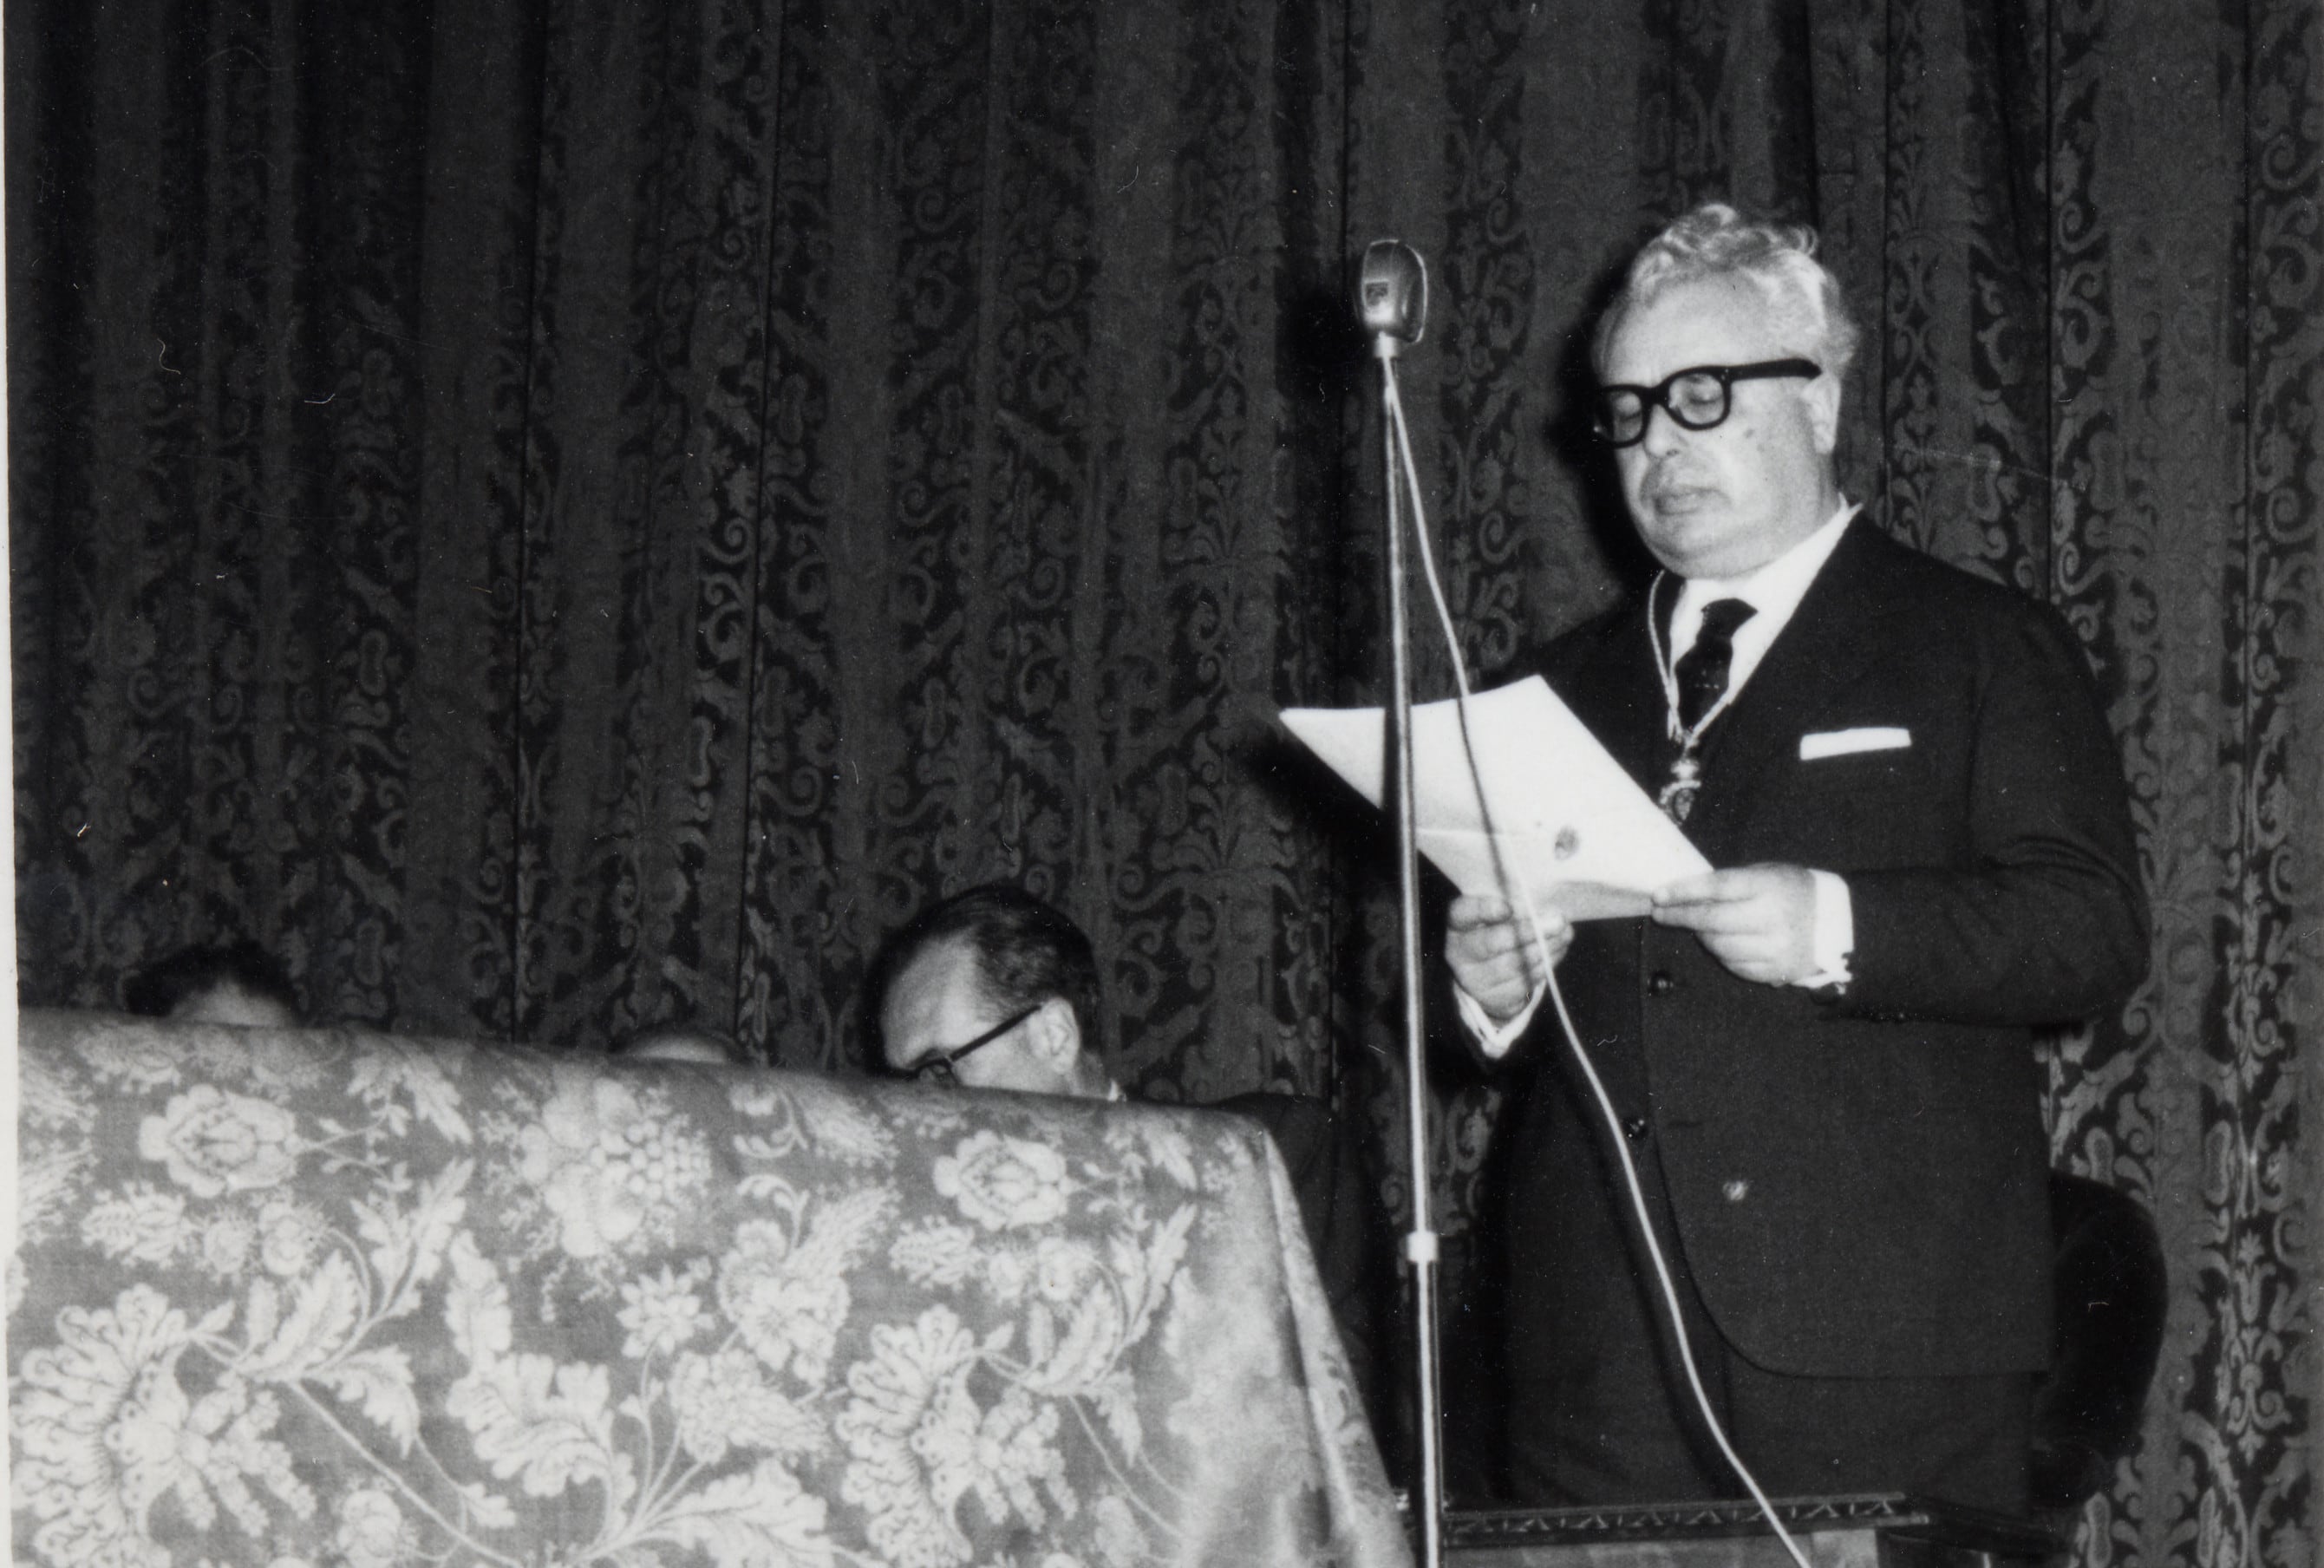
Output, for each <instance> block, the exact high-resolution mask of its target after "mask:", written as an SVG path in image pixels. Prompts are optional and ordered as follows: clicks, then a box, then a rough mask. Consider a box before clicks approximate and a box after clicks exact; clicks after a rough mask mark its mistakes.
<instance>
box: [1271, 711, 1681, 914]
mask: <svg viewBox="0 0 2324 1568" xmlns="http://www.w3.org/2000/svg"><path fill="white" fill-rule="evenodd" d="M1283 722H1284V724H1286V725H1287V726H1289V728H1290V730H1291V733H1293V734H1295V735H1296V736H1298V737H1299V739H1300V740H1301V741H1302V742H1304V743H1305V745H1306V747H1307V749H1308V750H1310V751H1312V752H1314V753H1315V754H1316V755H1317V756H1319V757H1321V758H1322V759H1323V761H1325V762H1327V763H1329V764H1331V767H1332V770H1333V771H1334V772H1336V773H1338V774H1339V775H1340V777H1341V778H1342V779H1346V780H1347V781H1348V782H1349V783H1350V784H1351V785H1353V786H1354V787H1355V789H1356V790H1357V791H1358V792H1359V793H1360V794H1361V795H1362V796H1363V798H1365V799H1367V800H1369V801H1370V802H1371V803H1372V804H1373V805H1374V806H1378V805H1379V804H1380V798H1381V794H1382V790H1381V777H1382V772H1383V770H1384V767H1385V764H1386V761H1387V742H1386V740H1385V738H1384V736H1385V724H1386V719H1385V715H1383V714H1382V712H1381V710H1380V709H1379V708H1286V709H1284V710H1283ZM1472 750H1473V752H1474V754H1475V758H1476V771H1475V773H1474V774H1473V775H1472V774H1471V770H1470V756H1471V752H1472ZM1412 752H1413V764H1412V766H1413V789H1412V794H1413V801H1414V807H1415V809H1414V816H1415V820H1416V825H1417V828H1418V837H1419V844H1420V852H1421V853H1423V854H1425V855H1426V856H1427V857H1428V859H1429V860H1430V861H1431V862H1434V864H1435V865H1436V867H1437V868H1438V869H1439V870H1440V871H1442V872H1443V873H1444V874H1445V875H1446V876H1448V877H1450V878H1452V882H1453V885H1454V886H1456V887H1458V888H1459V889H1460V890H1462V892H1464V893H1493V894H1498V895H1499V896H1500V897H1502V898H1506V899H1510V901H1511V902H1512V903H1514V902H1515V901H1516V899H1517V897H1518V896H1519V895H1518V893H1517V890H1519V889H1522V890H1523V896H1526V897H1529V898H1530V899H1532V900H1533V903H1534V907H1535V908H1536V909H1552V910H1554V911H1556V912H1557V913H1558V914H1560V915H1563V917H1565V918H1567V919H1569V920H1601V919H1613V918H1624V917H1628V916H1634V915H1643V914H1645V913H1646V909H1647V908H1648V907H1649V900H1650V896H1651V895H1652V894H1653V893H1654V892H1655V890H1656V889H1658V888H1662V887H1665V886H1667V885H1668V884H1669V883H1671V882H1674V881H1679V880H1680V879H1681V878H1683V877H1690V876H1695V875H1699V874H1701V872H1708V871H1709V870H1710V869H1711V862H1709V861H1706V860H1704V859H1703V858H1702V853H1701V851H1700V850H1698V849H1696V848H1695V847H1694V845H1693V844H1691V843H1689V842H1688V840H1687V837H1686V835H1684V834H1683V833H1681V832H1680V831H1679V829H1678V825H1677V824H1675V823H1674V822H1673V821H1671V819H1670V818H1669V817H1667V816H1664V815H1663V812H1662V809H1661V808H1660V807H1657V806H1656V805H1655V803H1654V802H1653V801H1652V800H1650V799H1648V798H1647V797H1646V791H1645V790H1643V789H1639V788H1638V787H1637V784H1636V783H1634V782H1632V781H1631V779H1630V776H1629V775H1628V773H1625V772H1624V771H1623V770H1622V765H1621V764H1620V763H1619V762H1617V761H1614V759H1613V757H1612V756H1611V755H1610V754H1609V752H1607V750H1606V748H1605V747H1604V746H1602V745H1600V744H1599V742H1598V737H1597V736H1595V735H1593V734H1591V733H1590V731H1589V729H1588V728H1587V727H1586V726H1585V725H1584V724H1582V721H1581V720H1580V719H1577V718H1575V717H1574V716H1573V710H1572V709H1571V708H1569V707H1567V706H1565V704H1564V703H1563V702H1562V701H1560V700H1559V698H1558V696H1557V694H1556V693H1555V692H1554V691H1552V690H1550V689H1549V683H1548V682H1547V681H1545V680H1544V679H1542V678H1541V677H1539V676H1537V675H1536V676H1529V677H1527V678H1526V679H1524V680H1520V681H1517V682H1516V683H1515V684H1513V685H1510V686H1505V687H1498V688H1496V689H1495V690H1492V691H1487V692H1479V693H1478V694H1477V695H1476V696H1472V697H1471V698H1470V699H1469V736H1468V744H1465V745H1464V744H1463V743H1462V734H1461V716H1460V713H1459V709H1458V705H1457V703H1456V702H1451V701H1447V702H1435V703H1428V704H1425V705H1423V706H1416V707H1415V708H1414V709H1413V710H1412ZM1480 783H1481V785H1482V793H1481V795H1480ZM1488 822H1489V823H1490V825H1491V827H1492V829H1493V832H1492V834H1491V835H1488V834H1487V832H1486V826H1487V824H1488ZM1497 848H1498V851H1499V853H1495V851H1496V849H1497Z"/></svg>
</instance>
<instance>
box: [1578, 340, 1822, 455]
mask: <svg viewBox="0 0 2324 1568" xmlns="http://www.w3.org/2000/svg"><path fill="white" fill-rule="evenodd" d="M1821 374H1823V367H1822V366H1821V365H1819V364H1816V363H1815V362H1814V361H1813V360H1811V359H1763V360H1761V361H1759V362H1758V363H1757V364H1695V365H1689V366H1688V367H1687V368H1686V369H1684V370H1676V371H1673V372H1672V373H1671V374H1668V375H1666V376H1665V377H1663V379H1662V380H1661V381H1660V382H1659V383H1656V384H1655V385H1654V386H1627V385H1621V384H1616V385H1613V386H1607V387H1600V388H1599V389H1598V397H1597V401H1595V402H1593V403H1592V404H1591V418H1590V428H1591V429H1593V430H1595V431H1597V432H1598V438H1599V439H1600V440H1601V441H1603V442H1605V443H1606V444H1607V445H1608V446H1609V447H1635V446H1637V444H1638V443H1639V442H1640V441H1642V440H1644V439H1645V438H1646V421H1647V420H1648V419H1650V418H1651V417H1652V416H1653V414H1654V411H1655V410H1656V409H1658V408H1660V409H1666V410H1669V411H1670V417H1671V419H1672V420H1674V422H1676V423H1677V424H1678V425H1679V426H1680V428H1682V429H1689V430H1708V429H1712V428H1714V427H1716V426H1718V425H1720V424H1723V423H1725V422H1726V420H1727V415H1728V413H1729V410H1731V409H1732V408H1733V407H1734V401H1735V400H1734V396H1733V393H1732V391H1731V389H1732V388H1733V386H1734V385H1735V383H1737V382H1738V381H1777V380H1784V379H1787V378H1789V377H1792V376H1800V377H1803V378H1805V379H1807V380H1810V381H1812V380H1814V379H1815V378H1816V377H1817V376H1820V375H1821Z"/></svg>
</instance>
